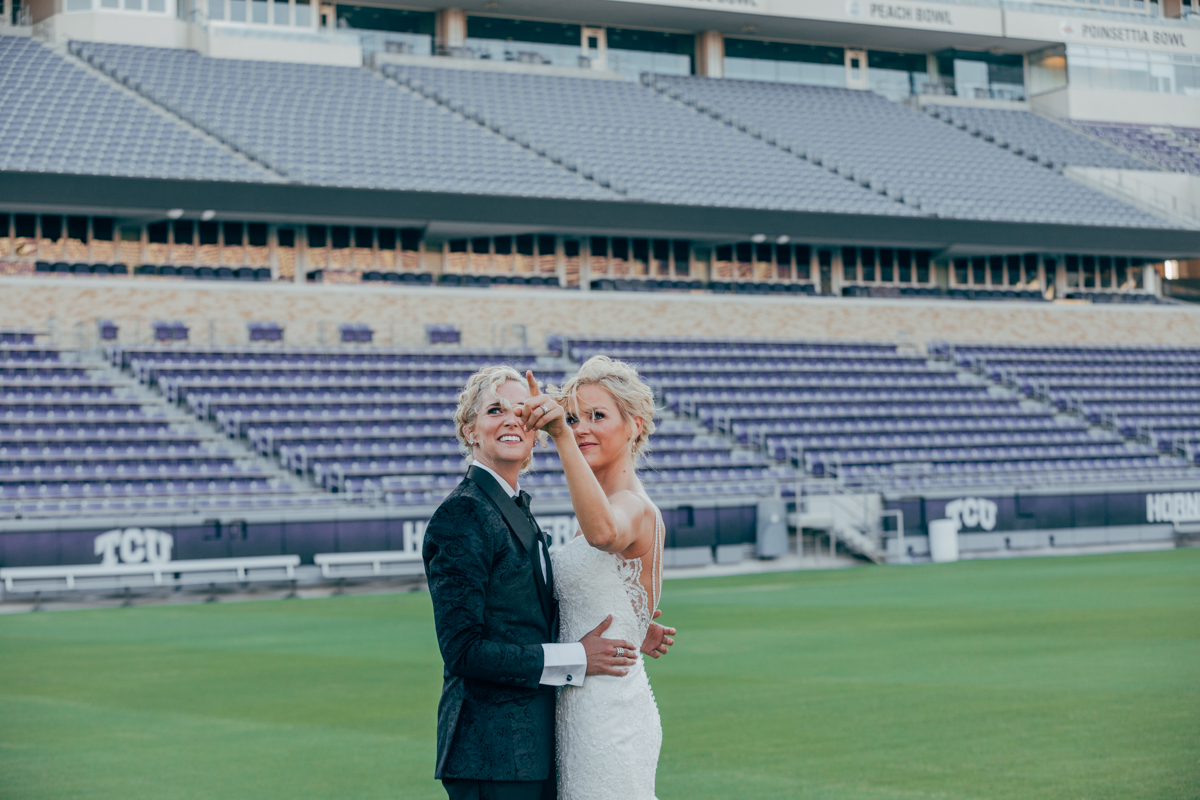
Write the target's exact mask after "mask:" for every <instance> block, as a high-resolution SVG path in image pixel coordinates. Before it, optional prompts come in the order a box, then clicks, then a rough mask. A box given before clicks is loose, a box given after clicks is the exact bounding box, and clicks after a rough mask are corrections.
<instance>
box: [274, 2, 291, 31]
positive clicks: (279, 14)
mask: <svg viewBox="0 0 1200 800" xmlns="http://www.w3.org/2000/svg"><path fill="white" fill-rule="evenodd" d="M272 5H274V6H275V13H274V14H272V15H271V21H272V22H274V23H275V24H276V25H288V24H290V23H291V19H289V17H290V15H289V14H288V4H287V0H275V2H274V3H273V4H272Z"/></svg>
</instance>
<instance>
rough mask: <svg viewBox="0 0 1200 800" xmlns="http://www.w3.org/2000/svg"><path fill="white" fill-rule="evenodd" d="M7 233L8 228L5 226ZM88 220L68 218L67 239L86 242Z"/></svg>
mask: <svg viewBox="0 0 1200 800" xmlns="http://www.w3.org/2000/svg"><path fill="white" fill-rule="evenodd" d="M4 227H5V229H6V230H5V233H7V232H8V231H7V228H8V226H7V225H5V226H4ZM87 230H88V218H87V217H67V238H68V239H74V240H75V241H77V242H86V241H87V238H88V235H87Z"/></svg>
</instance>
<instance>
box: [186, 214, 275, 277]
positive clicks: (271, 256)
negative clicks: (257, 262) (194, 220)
mask: <svg viewBox="0 0 1200 800" xmlns="http://www.w3.org/2000/svg"><path fill="white" fill-rule="evenodd" d="M197 227H199V226H197ZM267 266H269V267H270V268H271V280H273V281H277V280H279V226H278V225H268V226H267Z"/></svg>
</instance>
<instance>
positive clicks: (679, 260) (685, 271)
mask: <svg viewBox="0 0 1200 800" xmlns="http://www.w3.org/2000/svg"><path fill="white" fill-rule="evenodd" d="M671 247H672V249H673V250H674V251H675V274H676V275H677V276H680V277H687V276H689V275H691V274H692V243H691V242H690V241H688V240H687V239H676V240H675V241H673V242H671Z"/></svg>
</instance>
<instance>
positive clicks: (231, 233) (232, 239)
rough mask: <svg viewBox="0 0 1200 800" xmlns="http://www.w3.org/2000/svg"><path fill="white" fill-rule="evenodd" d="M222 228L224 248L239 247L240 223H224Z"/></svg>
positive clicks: (240, 238)
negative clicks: (223, 230) (223, 231)
mask: <svg viewBox="0 0 1200 800" xmlns="http://www.w3.org/2000/svg"><path fill="white" fill-rule="evenodd" d="M222 227H223V228H224V229H225V246H226V247H241V246H242V242H243V233H244V231H243V230H242V223H240V222H226V223H223V225H222Z"/></svg>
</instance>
